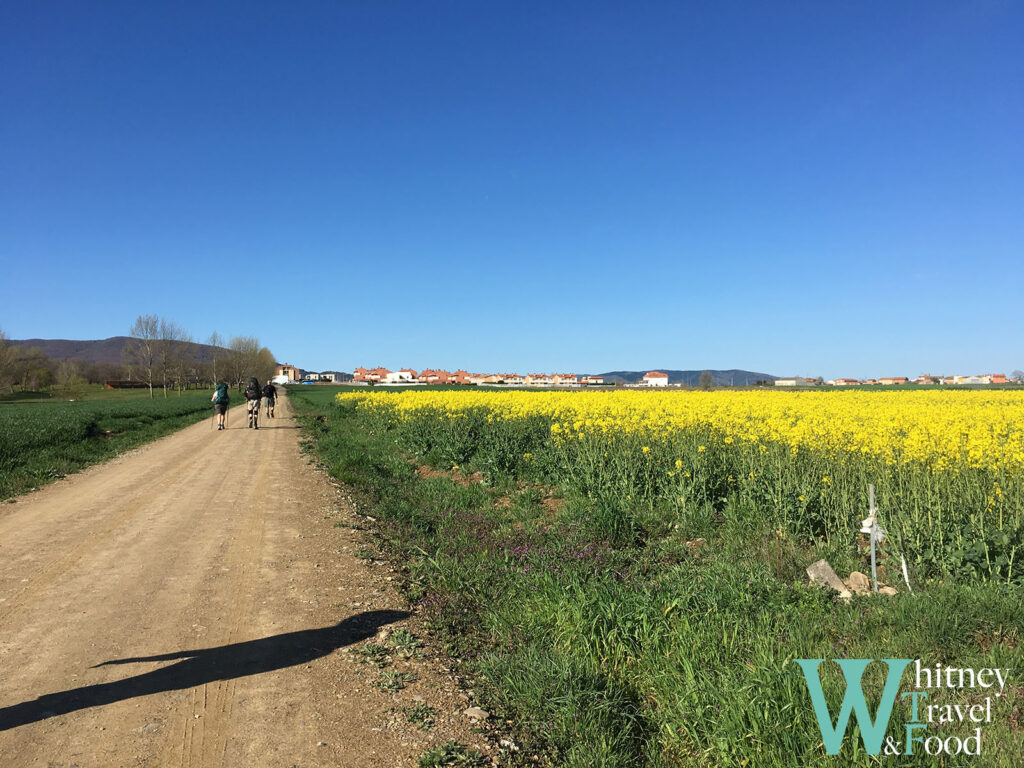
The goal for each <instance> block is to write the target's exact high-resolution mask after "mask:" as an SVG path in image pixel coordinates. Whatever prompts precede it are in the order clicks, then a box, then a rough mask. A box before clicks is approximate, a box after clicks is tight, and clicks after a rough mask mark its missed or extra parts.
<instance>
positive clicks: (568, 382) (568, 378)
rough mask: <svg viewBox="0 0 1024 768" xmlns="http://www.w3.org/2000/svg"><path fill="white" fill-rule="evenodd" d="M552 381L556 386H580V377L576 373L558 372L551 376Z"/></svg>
mask: <svg viewBox="0 0 1024 768" xmlns="http://www.w3.org/2000/svg"><path fill="white" fill-rule="evenodd" d="M551 382H552V384H554V385H555V386H556V387H578V386H579V384H580V380H579V377H578V376H577V375H576V374H574V373H556V374H554V375H553V376H552V377H551Z"/></svg>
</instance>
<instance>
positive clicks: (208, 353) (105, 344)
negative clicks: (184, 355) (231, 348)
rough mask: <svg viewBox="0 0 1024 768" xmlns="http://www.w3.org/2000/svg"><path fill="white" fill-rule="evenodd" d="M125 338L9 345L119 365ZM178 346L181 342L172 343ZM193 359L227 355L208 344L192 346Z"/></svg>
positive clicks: (13, 341)
mask: <svg viewBox="0 0 1024 768" xmlns="http://www.w3.org/2000/svg"><path fill="white" fill-rule="evenodd" d="M127 341H129V338H128V337H127V336H111V337H110V338H109V339H99V340H91V341H88V340H78V339H11V340H10V344H11V345H13V346H16V347H25V348H29V347H38V348H39V349H41V350H42V351H43V354H44V355H46V356H47V357H48V358H50V359H51V360H81V361H83V362H85V363H108V364H112V365H120V364H121V350H122V349H123V348H124V345H125V342H127ZM174 343H175V344H180V343H181V342H174ZM192 349H193V351H194V355H195V359H196V360H197V361H198V362H206V361H208V360H212V359H213V351H214V350H215V349H217V350H219V354H227V352H228V350H226V349H224V348H223V347H211V346H210V345H209V344H193V345H192Z"/></svg>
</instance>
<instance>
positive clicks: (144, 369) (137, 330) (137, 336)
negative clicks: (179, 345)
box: [121, 315, 162, 399]
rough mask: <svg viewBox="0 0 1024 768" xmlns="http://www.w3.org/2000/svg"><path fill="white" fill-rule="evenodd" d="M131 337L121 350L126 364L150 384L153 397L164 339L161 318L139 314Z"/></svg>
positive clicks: (150, 394) (130, 331)
mask: <svg viewBox="0 0 1024 768" xmlns="http://www.w3.org/2000/svg"><path fill="white" fill-rule="evenodd" d="M128 335H129V336H130V337H131V338H130V339H129V340H128V341H127V342H125V345H124V347H123V348H122V350H121V359H122V360H124V362H125V365H127V366H129V367H130V368H131V369H132V370H134V371H137V372H138V374H139V376H140V378H141V379H142V381H143V382H145V383H146V384H147V385H148V386H149V397H150V399H152V397H153V379H154V377H155V376H156V375H157V374H158V372H159V368H160V358H161V347H162V340H161V338H160V318H158V317H157V316H156V315H139V316H138V317H137V318H136V319H135V322H134V323H132V327H131V329H130V330H129V331H128Z"/></svg>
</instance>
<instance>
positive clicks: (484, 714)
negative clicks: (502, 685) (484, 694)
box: [462, 707, 491, 720]
mask: <svg viewBox="0 0 1024 768" xmlns="http://www.w3.org/2000/svg"><path fill="white" fill-rule="evenodd" d="M462 714H464V715H465V716H466V717H471V718H473V719H474V720H486V719H487V718H488V717H490V716H491V713H490V712H488V711H487V710H486V709H480V707H470V708H469V709H467V710H466V711H465V712H463V713H462Z"/></svg>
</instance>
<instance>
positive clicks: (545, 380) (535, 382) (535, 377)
mask: <svg viewBox="0 0 1024 768" xmlns="http://www.w3.org/2000/svg"><path fill="white" fill-rule="evenodd" d="M523 383H524V384H525V385H526V386H528V387H550V386H551V385H552V384H553V383H554V381H553V380H552V379H551V377H550V376H548V375H547V374H546V373H529V374H527V375H526V381H525V382H523Z"/></svg>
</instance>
